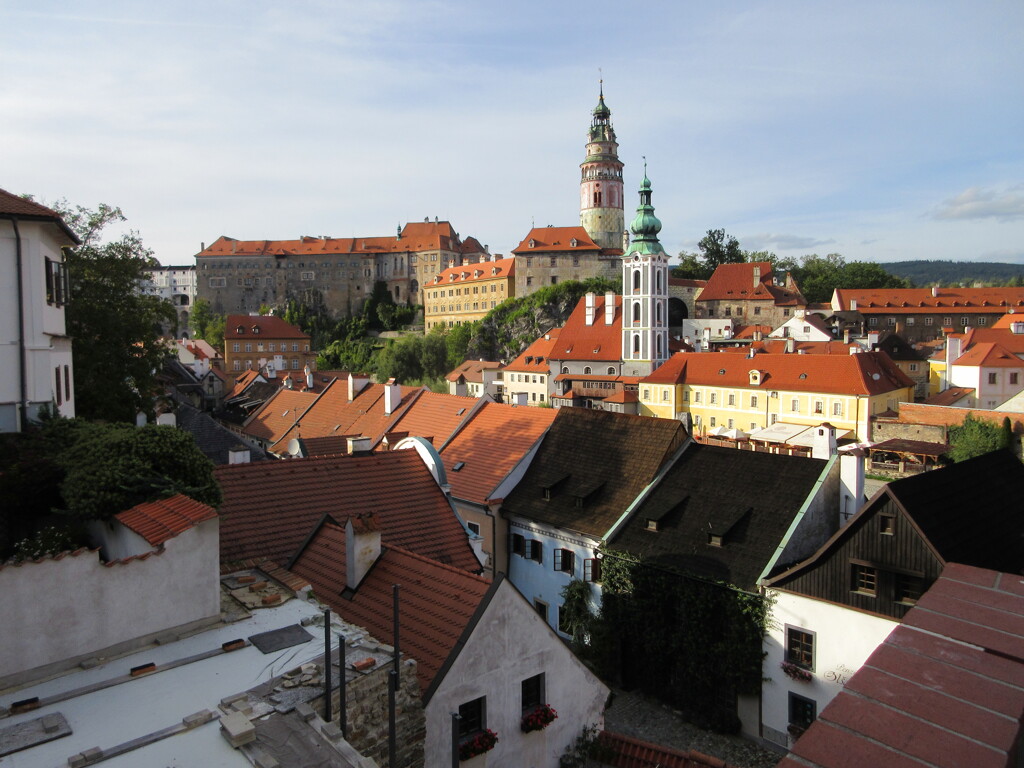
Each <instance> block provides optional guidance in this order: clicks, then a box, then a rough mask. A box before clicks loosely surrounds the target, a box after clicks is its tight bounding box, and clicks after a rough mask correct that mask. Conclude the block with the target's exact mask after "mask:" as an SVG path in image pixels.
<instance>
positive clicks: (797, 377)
mask: <svg viewBox="0 0 1024 768" xmlns="http://www.w3.org/2000/svg"><path fill="white" fill-rule="evenodd" d="M913 400H914V383H913V382H912V381H911V380H910V379H909V378H907V376H906V374H904V373H903V372H902V371H901V370H899V368H897V367H896V365H895V364H894V363H893V362H892V360H891V359H890V358H889V357H888V356H887V355H886V354H884V353H881V352H863V353H860V354H851V355H799V354H775V355H773V354H755V355H754V356H753V357H748V356H742V357H741V356H740V355H734V354H726V353H721V352H700V353H692V352H691V353H679V354H676V355H673V356H672V357H671V358H669V360H668V362H666V363H665V364H664V365H662V366H661V367H660V368H658V370H656V371H655V372H654V373H652V374H651V375H650V376H647V377H645V378H643V379H641V380H640V413H641V414H643V415H646V416H656V417H659V418H665V419H678V418H680V417H681V416H682V415H683V414H689V415H690V417H691V418H692V420H693V429H694V432H696V433H697V434H706V433H707V432H709V431H710V430H712V429H715V428H717V427H721V428H724V429H738V430H742V431H744V432H750V431H751V430H753V429H759V428H764V427H769V426H771V425H772V424H775V423H777V422H785V423H787V424H806V425H807V426H815V425H817V424H821V423H822V422H824V421H827V422H829V423H830V424H832V425H833V426H835V427H836V429H837V430H838V431H839V432H840V433H841V432H842V431H844V430H848V431H850V432H853V433H854V435H855V437H856V439H857V440H858V441H865V440H867V439H868V434H869V420H870V418H871V416H873V415H875V414H879V413H882V412H884V411H895V410H898V408H899V404H900V403H901V402H913Z"/></svg>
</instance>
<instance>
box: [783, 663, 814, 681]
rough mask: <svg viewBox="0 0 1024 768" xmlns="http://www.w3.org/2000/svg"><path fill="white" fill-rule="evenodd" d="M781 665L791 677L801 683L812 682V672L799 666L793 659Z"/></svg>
mask: <svg viewBox="0 0 1024 768" xmlns="http://www.w3.org/2000/svg"><path fill="white" fill-rule="evenodd" d="M779 666H781V667H782V671H783V672H785V673H786V675H787V676H788V677H791V678H792V679H794V680H797V681H799V682H801V683H809V682H811V678H812V675H811V673H810V672H808V671H807V670H806V669H804V668H803V667H801V666H798V665H796V664H794V663H793V662H791V661H784V662H782V664H780V665H779Z"/></svg>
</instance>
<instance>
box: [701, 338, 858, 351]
mask: <svg viewBox="0 0 1024 768" xmlns="http://www.w3.org/2000/svg"><path fill="white" fill-rule="evenodd" d="M733 338H735V337H733ZM789 341H790V340H789V339H769V338H765V339H762V340H761V341H752V342H750V344H744V345H742V346H739V347H725V348H723V349H720V350H718V351H719V352H727V353H729V354H740V355H746V354H750V350H751V349H753V350H755V351H756V352H757V353H758V354H761V353H763V354H766V355H785V354H790V355H794V354H805V355H849V354H850V350H851V349H856V350H858V352H854V353H853V354H859V351H860V349H861V346H860V345H859V344H856V343H852V342H851V343H850V344H844V343H843V342H841V341H795V340H794V341H793V351H792V352H786V344H788V343H789Z"/></svg>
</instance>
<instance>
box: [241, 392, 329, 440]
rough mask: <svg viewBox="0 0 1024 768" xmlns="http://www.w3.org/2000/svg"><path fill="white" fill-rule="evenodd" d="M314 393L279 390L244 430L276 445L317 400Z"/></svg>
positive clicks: (254, 415) (251, 418)
mask: <svg viewBox="0 0 1024 768" xmlns="http://www.w3.org/2000/svg"><path fill="white" fill-rule="evenodd" d="M316 397H317V396H316V395H315V394H313V393H312V392H297V391H295V390H293V389H279V390H278V391H277V392H275V393H274V396H273V397H271V398H270V399H269V400H267V402H266V403H264V405H263V407H262V408H260V409H259V410H258V411H257V412H256V413H254V414H253V415H252V416H251V417H250V419H249V421H248V422H246V425H245V427H244V429H243V430H242V431H243V432H245V433H246V434H247V435H251V436H252V437H255V438H259V439H261V440H264V441H267V442H268V443H271V444H273V443H276V442H277V441H278V440H280V438H281V436H283V435H284V434H286V433H287V432H288V430H289V429H291V427H292V425H293V424H294V423H295V421H296V420H297V419H298V418H299V417H300V416H301V415H302V414H303V413H305V412H306V410H308V409H309V407H310V406H311V405H312V404H313V402H314V401H315V400H316Z"/></svg>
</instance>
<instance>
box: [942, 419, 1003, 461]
mask: <svg viewBox="0 0 1024 768" xmlns="http://www.w3.org/2000/svg"><path fill="white" fill-rule="evenodd" d="M1012 437H1013V431H1012V429H1011V427H1010V419H1009V418H1008V417H1007V418H1004V419H1003V423H1002V425H1001V426H997V425H995V424H992V423H990V422H987V421H977V420H976V419H974V418H972V417H971V414H967V415H966V416H965V417H964V421H963V424H961V425H960V426H959V427H950V429H949V444H950V446H952V448H951V449H950V451H949V453H948V454H946V455H947V456H949V458H950V459H952V460H953V461H954V462H961V461H967V460H968V459H973V458H974V457H975V456H981V455H982V454H985V453H991V452H992V451H998V450H1000V449H1002V448H1009V447H1010V441H1011V439H1012Z"/></svg>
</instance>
